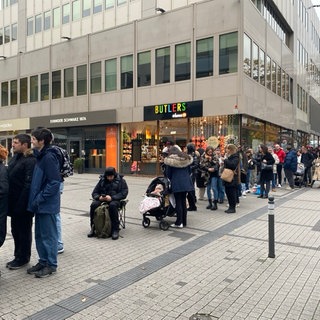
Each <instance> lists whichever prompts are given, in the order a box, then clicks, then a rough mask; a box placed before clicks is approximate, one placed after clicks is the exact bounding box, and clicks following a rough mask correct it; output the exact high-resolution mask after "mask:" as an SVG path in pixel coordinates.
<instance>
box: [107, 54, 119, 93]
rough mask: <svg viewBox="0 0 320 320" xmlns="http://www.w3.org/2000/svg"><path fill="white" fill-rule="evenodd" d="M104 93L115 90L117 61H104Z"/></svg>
mask: <svg viewBox="0 0 320 320" xmlns="http://www.w3.org/2000/svg"><path fill="white" fill-rule="evenodd" d="M105 75H106V79H105V91H106V92H108V91H113V90H117V59H110V60H106V61H105Z"/></svg>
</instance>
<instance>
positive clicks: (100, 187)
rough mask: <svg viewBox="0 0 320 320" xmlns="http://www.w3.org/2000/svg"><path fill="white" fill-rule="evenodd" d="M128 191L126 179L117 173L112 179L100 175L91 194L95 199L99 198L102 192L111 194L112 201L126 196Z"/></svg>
mask: <svg viewBox="0 0 320 320" xmlns="http://www.w3.org/2000/svg"><path fill="white" fill-rule="evenodd" d="M128 192H129V190H128V185H127V182H126V180H125V179H123V177H122V176H121V175H119V174H118V173H117V174H116V175H115V177H114V179H113V180H112V181H109V180H107V179H105V178H104V177H103V176H102V177H101V178H100V180H99V182H98V183H97V185H96V186H95V187H94V189H93V191H92V194H91V195H92V198H93V199H95V200H99V197H100V196H101V195H103V194H104V195H109V196H111V198H112V200H113V201H120V200H122V199H125V198H126V197H127V195H128Z"/></svg>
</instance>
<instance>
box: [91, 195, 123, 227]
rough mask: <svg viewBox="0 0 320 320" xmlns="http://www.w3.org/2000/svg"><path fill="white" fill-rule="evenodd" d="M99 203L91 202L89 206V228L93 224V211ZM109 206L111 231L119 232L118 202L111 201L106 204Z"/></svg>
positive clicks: (96, 201) (97, 201)
mask: <svg viewBox="0 0 320 320" xmlns="http://www.w3.org/2000/svg"><path fill="white" fill-rule="evenodd" d="M101 203H102V202H101V201H99V200H93V201H92V203H91V205H90V227H91V226H92V225H93V224H94V223H93V218H94V211H95V210H96V209H97V208H98V207H99V206H100V205H101ZM108 205H109V216H110V220H111V231H116V230H119V224H120V222H119V208H120V201H111V202H109V203H108Z"/></svg>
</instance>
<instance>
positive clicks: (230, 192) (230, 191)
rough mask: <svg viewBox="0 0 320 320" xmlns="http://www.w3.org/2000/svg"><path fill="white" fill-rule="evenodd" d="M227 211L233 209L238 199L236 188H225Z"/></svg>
mask: <svg viewBox="0 0 320 320" xmlns="http://www.w3.org/2000/svg"><path fill="white" fill-rule="evenodd" d="M225 192H226V195H227V199H228V202H229V209H235V208H236V204H237V199H239V197H238V186H225Z"/></svg>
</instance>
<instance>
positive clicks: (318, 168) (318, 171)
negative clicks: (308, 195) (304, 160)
mask: <svg viewBox="0 0 320 320" xmlns="http://www.w3.org/2000/svg"><path fill="white" fill-rule="evenodd" d="M313 165H314V174H313V177H312V182H311V188H312V187H313V185H314V183H315V181H319V180H320V157H318V158H317V159H315V160H313ZM318 188H320V186H319V187H318Z"/></svg>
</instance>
